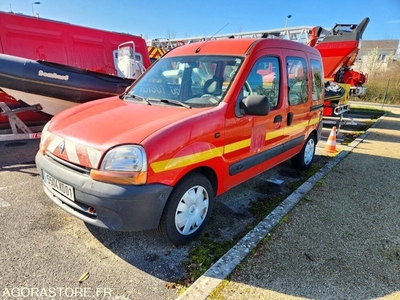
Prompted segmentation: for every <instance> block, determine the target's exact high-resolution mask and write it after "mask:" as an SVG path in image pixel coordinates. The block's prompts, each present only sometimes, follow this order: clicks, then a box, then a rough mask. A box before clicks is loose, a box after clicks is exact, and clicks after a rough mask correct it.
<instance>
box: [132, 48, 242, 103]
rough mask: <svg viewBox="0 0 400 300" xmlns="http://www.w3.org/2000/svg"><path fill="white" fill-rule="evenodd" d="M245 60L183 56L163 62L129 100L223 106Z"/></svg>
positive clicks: (140, 82)
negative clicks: (219, 104) (221, 104)
mask: <svg viewBox="0 0 400 300" xmlns="http://www.w3.org/2000/svg"><path fill="white" fill-rule="evenodd" d="M242 61H243V58H241V57H232V56H199V55H196V56H179V57H172V58H162V59H160V60H159V61H157V62H156V63H155V64H154V66H153V67H152V68H151V69H149V70H148V71H147V72H146V73H145V74H144V75H143V76H142V77H141V78H139V79H138V80H137V81H136V82H135V84H134V85H133V86H132V88H131V89H130V90H129V91H128V93H127V96H128V97H126V98H125V99H126V100H127V101H132V100H131V99H142V100H143V99H145V100H146V101H147V103H148V104H150V105H152V104H153V103H155V102H158V103H162V104H163V105H166V104H172V103H175V104H176V103H177V102H180V103H183V104H186V105H185V106H184V107H193V108H196V107H209V106H216V105H218V103H220V102H221V101H222V100H223V98H224V95H225V94H226V91H227V90H228V88H229V86H230V83H231V81H232V79H233V78H234V76H235V75H236V73H237V71H238V68H239V66H240V65H241V63H242Z"/></svg>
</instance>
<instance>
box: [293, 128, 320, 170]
mask: <svg viewBox="0 0 400 300" xmlns="http://www.w3.org/2000/svg"><path fill="white" fill-rule="evenodd" d="M316 145H317V139H316V137H315V134H313V133H312V134H310V136H309V137H308V139H307V141H306V142H305V144H304V146H303V148H302V149H301V151H300V152H299V153H298V154H297V155H295V156H293V157H292V160H291V161H292V166H293V167H294V168H296V169H299V170H307V169H308V168H309V167H310V166H311V164H312V161H313V160H314V155H315V147H316Z"/></svg>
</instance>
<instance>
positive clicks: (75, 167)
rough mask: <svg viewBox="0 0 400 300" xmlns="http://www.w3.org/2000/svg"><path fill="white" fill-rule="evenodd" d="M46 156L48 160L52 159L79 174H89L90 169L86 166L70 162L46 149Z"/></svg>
mask: <svg viewBox="0 0 400 300" xmlns="http://www.w3.org/2000/svg"><path fill="white" fill-rule="evenodd" d="M46 157H47V158H48V159H50V160H52V161H53V162H54V163H55V164H58V165H61V166H63V167H66V168H68V169H71V170H74V171H76V172H79V173H81V174H86V175H89V174H90V170H91V169H89V168H86V167H82V166H79V165H76V164H73V163H70V162H68V161H66V160H63V159H61V158H59V157H57V156H55V155H54V154H52V153H50V152H49V151H46Z"/></svg>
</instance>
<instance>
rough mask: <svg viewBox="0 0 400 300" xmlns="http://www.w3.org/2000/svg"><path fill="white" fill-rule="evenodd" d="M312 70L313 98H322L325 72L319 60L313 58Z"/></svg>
mask: <svg viewBox="0 0 400 300" xmlns="http://www.w3.org/2000/svg"><path fill="white" fill-rule="evenodd" d="M311 72H312V81H313V82H312V99H313V100H320V99H322V95H323V91H324V81H323V78H324V73H323V69H322V64H321V62H320V61H318V60H314V59H312V60H311Z"/></svg>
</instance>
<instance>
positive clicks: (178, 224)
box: [159, 173, 214, 246]
mask: <svg viewBox="0 0 400 300" xmlns="http://www.w3.org/2000/svg"><path fill="white" fill-rule="evenodd" d="M213 195H214V194H213V189H212V186H211V183H210V181H209V180H208V179H207V178H206V177H205V176H203V175H202V174H199V173H191V174H188V175H187V176H185V177H184V178H183V179H182V180H181V181H180V182H179V183H178V184H177V185H176V186H175V188H174V190H173V191H172V193H171V195H170V197H169V199H168V202H167V204H166V206H165V209H164V212H163V215H162V217H161V221H160V228H159V229H160V231H161V233H162V234H163V235H164V237H165V238H166V239H167V240H168V241H169V242H171V243H172V244H173V245H175V246H180V245H184V244H187V243H189V242H191V241H192V240H194V239H195V238H197V237H198V236H199V234H200V233H201V231H202V230H203V228H204V226H205V225H206V223H207V222H208V219H209V218H210V214H211V210H212V207H213V202H214V196H213Z"/></svg>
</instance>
